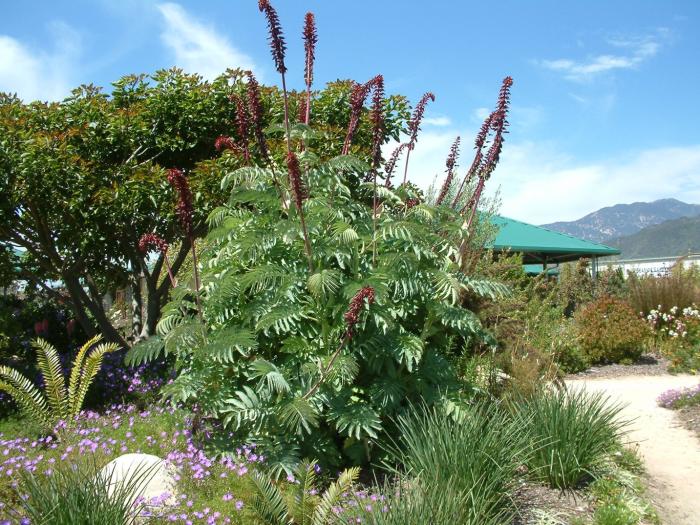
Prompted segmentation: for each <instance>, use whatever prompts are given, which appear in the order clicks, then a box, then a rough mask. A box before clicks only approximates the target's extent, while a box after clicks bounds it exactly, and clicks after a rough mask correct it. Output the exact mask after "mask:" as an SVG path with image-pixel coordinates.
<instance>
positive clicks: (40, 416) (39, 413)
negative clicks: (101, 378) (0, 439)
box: [0, 337, 117, 430]
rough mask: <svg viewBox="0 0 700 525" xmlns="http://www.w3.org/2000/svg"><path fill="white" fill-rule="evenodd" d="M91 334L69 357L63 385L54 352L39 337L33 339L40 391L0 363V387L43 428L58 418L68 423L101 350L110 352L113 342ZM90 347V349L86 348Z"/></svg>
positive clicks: (96, 368) (99, 360) (97, 366)
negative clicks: (69, 367)
mask: <svg viewBox="0 0 700 525" xmlns="http://www.w3.org/2000/svg"><path fill="white" fill-rule="evenodd" d="M99 339H100V338H99V337H94V338H92V339H90V340H89V341H88V342H87V343H85V344H84V345H83V346H82V348H81V349H80V350H79V351H78V353H77V355H76V356H75V360H74V361H73V369H72V371H71V374H70V378H69V380H68V384H67V385H66V380H65V379H64V377H63V371H62V369H61V362H60V360H59V357H58V352H57V351H56V349H55V348H54V347H53V346H51V345H50V344H49V343H47V342H46V341H44V340H43V339H37V340H36V341H35V342H34V347H35V348H36V351H37V368H39V370H40V371H41V374H42V377H43V381H44V393H43V394H42V392H41V391H40V390H39V389H38V388H37V387H36V386H34V385H33V384H32V382H31V381H30V380H29V379H27V378H26V377H25V376H24V375H22V374H21V373H19V372H18V371H17V370H15V369H13V368H10V367H7V366H0V391H5V392H7V393H8V394H10V396H12V398H13V399H14V400H15V402H16V403H17V404H18V405H19V406H20V407H21V409H22V411H23V412H25V414H26V415H27V416H28V417H30V418H32V419H34V420H36V421H37V422H39V423H40V424H41V425H42V426H43V427H44V428H45V429H46V430H51V429H53V428H54V427H55V426H56V425H57V424H58V423H59V422H63V424H64V425H70V424H72V422H73V419H74V418H75V416H76V415H77V414H78V413H79V412H80V409H81V408H82V406H83V401H84V400H85V396H86V395H87V392H88V389H89V388H90V384H91V383H92V380H93V379H94V378H95V375H97V372H98V371H99V370H100V366H101V365H102V359H103V358H104V356H105V354H107V353H109V352H114V351H115V350H116V349H117V345H115V344H114V343H107V344H101V345H99V346H97V347H96V348H94V349H93V348H92V347H93V346H94V345H96V344H97V343H98V341H99ZM90 350H92V351H90Z"/></svg>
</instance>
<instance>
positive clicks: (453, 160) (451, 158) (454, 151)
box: [435, 137, 460, 206]
mask: <svg viewBox="0 0 700 525" xmlns="http://www.w3.org/2000/svg"><path fill="white" fill-rule="evenodd" d="M459 141H460V138H459V137H457V138H456V139H455V141H454V142H453V143H452V147H451V148H450V154H449V155H448V156H447V160H446V161H445V167H446V168H447V176H446V177H445V181H444V182H443V183H442V188H440V193H439V195H438V198H437V200H436V201H435V204H436V205H437V206H440V205H441V204H442V201H444V200H445V197H447V192H448V191H450V186H452V180H453V179H454V170H455V166H456V165H457V158H458V157H459Z"/></svg>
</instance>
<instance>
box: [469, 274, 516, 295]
mask: <svg viewBox="0 0 700 525" xmlns="http://www.w3.org/2000/svg"><path fill="white" fill-rule="evenodd" d="M460 280H461V285H462V287H463V288H464V289H465V290H469V291H471V292H473V293H475V294H476V295H478V296H479V297H488V298H490V299H492V300H496V299H502V298H503V297H507V296H508V295H510V288H509V287H508V286H507V285H505V284H503V283H498V282H495V281H491V280H489V279H474V278H472V277H467V276H466V275H463V276H461V278H460Z"/></svg>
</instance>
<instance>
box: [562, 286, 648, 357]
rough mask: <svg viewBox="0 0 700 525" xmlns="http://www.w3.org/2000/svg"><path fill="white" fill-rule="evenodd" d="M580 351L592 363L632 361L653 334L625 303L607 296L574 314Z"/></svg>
mask: <svg viewBox="0 0 700 525" xmlns="http://www.w3.org/2000/svg"><path fill="white" fill-rule="evenodd" d="M575 321H576V327H577V331H578V336H579V342H580V344H581V349H582V350H583V352H584V353H585V355H587V356H588V358H590V360H591V362H593V363H600V362H608V363H619V362H623V361H628V362H629V361H633V360H635V359H638V358H639V356H641V354H642V351H643V345H644V343H645V342H646V340H647V338H648V337H649V335H650V331H649V327H648V326H647V324H646V323H645V322H644V320H643V319H642V318H641V317H640V316H639V315H638V314H637V313H636V312H635V311H634V310H633V309H632V307H630V306H629V304H627V303H626V302H624V301H621V300H620V299H615V298H613V297H610V296H604V297H601V298H599V299H596V300H595V301H594V302H592V303H590V304H588V305H587V306H585V307H584V308H582V309H581V310H580V311H578V312H577V313H576V315H575Z"/></svg>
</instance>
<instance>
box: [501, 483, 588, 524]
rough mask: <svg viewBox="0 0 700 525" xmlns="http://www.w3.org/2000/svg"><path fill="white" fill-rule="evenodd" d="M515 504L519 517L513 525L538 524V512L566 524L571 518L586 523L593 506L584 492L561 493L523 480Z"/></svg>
mask: <svg viewBox="0 0 700 525" xmlns="http://www.w3.org/2000/svg"><path fill="white" fill-rule="evenodd" d="M515 504H516V506H517V507H518V511H519V512H520V516H518V518H517V519H516V520H515V521H514V522H513V525H530V524H532V523H539V520H538V512H541V511H545V512H547V513H548V514H549V515H551V516H552V517H557V518H559V519H560V520H562V521H565V522H566V523H568V522H569V521H570V520H571V519H573V518H583V519H584V521H586V522H588V521H590V519H591V518H592V517H593V505H592V504H591V501H590V500H589V499H588V498H586V495H585V492H584V491H578V490H576V491H569V492H562V491H560V490H557V489H553V488H550V487H548V486H546V485H541V484H537V483H532V482H529V481H524V480H523V481H521V482H520V487H519V488H518V490H517V492H516V493H515Z"/></svg>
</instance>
